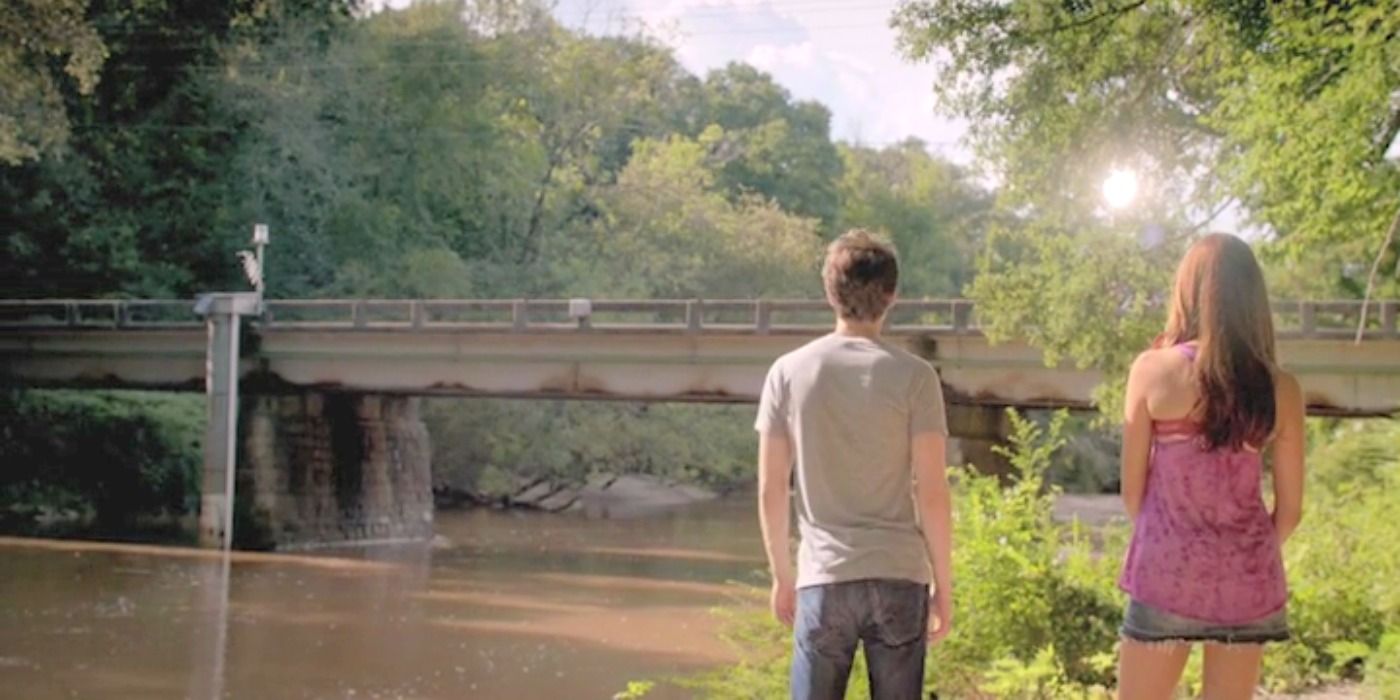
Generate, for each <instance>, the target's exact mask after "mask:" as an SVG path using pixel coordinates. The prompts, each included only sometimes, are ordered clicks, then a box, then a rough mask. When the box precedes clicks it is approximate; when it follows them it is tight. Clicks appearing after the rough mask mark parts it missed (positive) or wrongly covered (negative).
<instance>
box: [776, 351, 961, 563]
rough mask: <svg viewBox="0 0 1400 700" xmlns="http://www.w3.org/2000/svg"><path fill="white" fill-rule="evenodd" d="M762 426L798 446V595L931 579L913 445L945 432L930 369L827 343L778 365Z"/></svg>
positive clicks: (905, 358)
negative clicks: (808, 589)
mask: <svg viewBox="0 0 1400 700" xmlns="http://www.w3.org/2000/svg"><path fill="white" fill-rule="evenodd" d="M757 427H758V429H759V430H760V431H773V430H776V431H778V432H785V433H787V434H788V435H789V436H790V437H791V440H792V445H793V450H794V457H795V462H796V475H795V482H796V485H797V514H798V527H799V533H800V535H801V546H800V550H799V554H798V567H797V568H798V577H797V586H798V587H799V588H801V587H805V586H812V585H819V584H828V583H840V582H844V581H857V580H865V579H896V580H905V581H913V582H916V583H928V582H929V568H928V559H927V556H926V549H925V543H924V539H923V535H922V533H921V531H920V529H919V525H918V518H917V516H916V509H915V505H914V499H913V486H912V481H911V479H912V475H911V471H910V440H911V437H912V436H913V435H915V434H917V433H920V432H925V431H933V432H939V433H946V431H947V429H946V421H945V417H944V411H943V395H942V389H941V387H940V385H939V381H938V376H937V374H936V373H935V372H934V370H933V368H932V367H931V366H930V365H929V364H928V363H927V362H925V361H924V360H922V359H920V358H918V357H916V356H914V355H912V354H910V353H908V352H906V351H904V350H902V349H899V348H896V347H893V346H891V345H889V344H887V343H885V342H883V341H880V340H874V339H871V338H867V337H863V336H855V335H842V334H837V333H833V334H831V335H827V336H824V337H822V338H819V339H817V340H815V341H813V342H811V343H808V344H807V345H805V346H803V347H801V348H799V349H797V350H795V351H793V352H791V353H789V354H787V355H785V356H783V357H782V358H781V359H779V360H778V362H777V363H775V364H774V365H773V369H772V370H771V371H770V372H769V375H768V379H767V381H766V382H765V385H764V390H763V398H762V401H761V405H760V408H759V418H758V425H757Z"/></svg>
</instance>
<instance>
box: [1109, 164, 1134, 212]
mask: <svg viewBox="0 0 1400 700" xmlns="http://www.w3.org/2000/svg"><path fill="white" fill-rule="evenodd" d="M1137 194H1138V177H1137V173H1135V172H1133V171H1131V170H1114V171H1113V172H1111V173H1109V174H1108V179H1106V180H1104V181H1103V198H1104V201H1105V202H1107V203H1108V206H1109V208H1111V209H1123V208H1125V207H1127V206H1128V205H1129V204H1132V203H1133V200H1134V199H1137Z"/></svg>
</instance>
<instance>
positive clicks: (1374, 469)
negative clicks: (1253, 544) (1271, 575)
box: [1265, 421, 1400, 687]
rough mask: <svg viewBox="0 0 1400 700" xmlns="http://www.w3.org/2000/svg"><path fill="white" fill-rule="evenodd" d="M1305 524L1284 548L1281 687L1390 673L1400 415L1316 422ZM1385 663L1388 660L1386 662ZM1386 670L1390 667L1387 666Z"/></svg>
mask: <svg viewBox="0 0 1400 700" xmlns="http://www.w3.org/2000/svg"><path fill="white" fill-rule="evenodd" d="M1310 432H1311V435H1310V439H1311V442H1312V444H1313V449H1312V450H1311V451H1310V452H1309V456H1308V484H1307V495H1306V497H1305V498H1304V517H1303V523H1302V525H1301V526H1300V527H1299V529H1298V532H1297V533H1296V534H1295V535H1294V537H1293V538H1292V539H1291V540H1290V541H1289V543H1288V546H1287V547H1285V550H1284V556H1285V564H1286V566H1287V568H1288V580H1289V588H1290V589H1291V591H1292V598H1291V600H1290V602H1289V616H1290V620H1291V622H1292V625H1293V635H1294V636H1293V639H1292V640H1291V641H1290V642H1288V643H1287V644H1282V645H1278V646H1275V647H1272V648H1271V649H1270V651H1269V653H1268V654H1267V656H1266V657H1265V678H1266V679H1267V682H1268V683H1269V684H1270V685H1271V686H1274V687H1299V686H1306V685H1312V684H1317V683H1322V682H1328V681H1335V680H1344V679H1351V678H1356V677H1359V676H1362V675H1366V676H1370V675H1371V673H1370V672H1371V671H1372V670H1377V669H1379V672H1380V674H1381V676H1384V674H1386V673H1390V674H1392V675H1391V676H1390V678H1391V680H1390V681H1385V680H1383V678H1380V677H1378V678H1377V679H1372V680H1375V681H1376V682H1380V683H1385V682H1392V683H1393V682H1394V676H1393V674H1395V673H1396V669H1397V667H1400V664H1397V663H1396V661H1400V658H1397V657H1400V652H1397V651H1396V650H1395V648H1394V643H1393V642H1392V646H1391V647H1389V648H1387V647H1386V646H1385V638H1386V637H1387V636H1392V637H1394V636H1400V550H1397V549H1396V548H1395V543H1396V542H1400V518H1398V517H1397V513H1400V450H1397V446H1400V422H1396V421H1374V422H1356V421H1350V422H1344V423H1338V422H1333V421H1315V422H1313V423H1312V425H1311V426H1310ZM1387 664H1388V665H1387ZM1387 669H1388V670H1387Z"/></svg>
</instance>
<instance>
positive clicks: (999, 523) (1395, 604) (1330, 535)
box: [678, 415, 1400, 700]
mask: <svg viewBox="0 0 1400 700" xmlns="http://www.w3.org/2000/svg"><path fill="white" fill-rule="evenodd" d="M1065 421H1066V418H1065V416H1063V415H1058V416H1055V417H1053V418H1052V419H1050V420H1049V421H1046V422H1042V423H1036V422H1032V421H1029V420H1026V419H1023V418H1020V417H1013V419H1012V425H1013V434H1012V438H1011V445H1012V449H1011V450H1010V451H1009V452H1008V455H1007V456H1008V458H1009V459H1010V461H1011V463H1012V465H1013V466H1014V467H1015V469H1016V474H1017V481H1016V482H1015V483H1014V484H1013V485H1012V486H1010V487H1009V488H1005V487H1003V486H1002V485H1001V483H1000V482H999V481H998V480H997V479H995V478H992V477H988V476H983V475H981V474H979V473H977V472H976V471H974V470H971V469H963V468H960V469H957V470H956V471H955V477H954V489H955V491H954V538H955V542H956V548H955V550H954V559H953V567H954V571H955V572H956V576H957V589H956V590H957V608H956V610H957V616H956V623H955V629H954V632H953V634H952V635H951V636H949V637H948V639H947V640H946V641H945V642H944V643H943V644H942V645H940V646H938V647H935V648H934V649H933V650H931V652H930V653H929V659H928V669H929V672H928V688H929V690H932V691H936V692H938V693H939V694H940V696H941V697H957V698H1040V699H1054V700H1059V699H1065V700H1081V699H1090V698H1108V697H1110V696H1111V691H1110V689H1111V688H1112V686H1113V683H1114V672H1115V662H1116V645H1117V642H1118V634H1117V626H1118V624H1119V622H1120V621H1121V617H1122V605H1123V604H1124V602H1125V601H1124V598H1123V596H1122V594H1121V593H1120V592H1119V591H1118V589H1117V585H1116V581H1117V576H1118V568H1119V563H1120V562H1121V561H1122V555H1123V551H1124V545H1125V543H1126V541H1127V536H1128V532H1127V528H1126V526H1125V524H1123V523H1121V522H1115V523H1113V524H1110V525H1108V526H1105V527H1103V528H1100V529H1093V530H1091V529H1088V528H1085V527H1083V526H1081V525H1079V524H1078V523H1062V522H1057V521H1055V520H1054V519H1053V518H1052V506H1053V502H1054V499H1055V496H1056V494H1057V493H1058V489H1056V488H1054V487H1051V486H1049V485H1048V482H1047V481H1046V476H1047V473H1048V472H1049V471H1050V470H1051V469H1052V468H1053V467H1054V465H1055V464H1056V463H1058V462H1062V461H1064V460H1065V459H1066V458H1067V455H1065V454H1064V452H1063V450H1062V448H1063V446H1064V445H1065V444H1066V441H1067V440H1066V436H1065V435H1064V432H1063V430H1064V426H1065V424H1066V423H1065ZM1311 429H1312V431H1313V432H1314V434H1315V437H1316V438H1317V439H1316V440H1315V441H1314V444H1315V447H1314V448H1313V449H1312V450H1311V452H1310V454H1309V455H1308V463H1309V465H1311V466H1312V469H1311V472H1310V474H1309V476H1308V493H1309V499H1310V500H1309V505H1308V515H1307V516H1306V518H1305V519H1304V523H1303V525H1302V527H1301V528H1300V529H1299V530H1298V532H1297V533H1296V535H1295V536H1294V537H1293V539H1292V540H1290V541H1289V543H1288V545H1287V546H1286V547H1285V552H1284V553H1285V559H1286V566H1287V568H1288V572H1289V583H1290V587H1291V589H1292V600H1291V602H1290V607H1289V616H1290V623H1291V625H1292V628H1293V634H1294V638H1293V639H1292V641H1290V642H1288V643H1286V644H1281V645H1276V646H1272V647H1270V649H1269V652H1268V654H1267V656H1266V659H1265V669H1264V683H1265V685H1266V686H1268V687H1270V688H1272V689H1274V690H1297V689H1301V688H1304V687H1307V686H1311V685H1316V684H1321V683H1328V682H1334V681H1339V680H1341V681H1346V680H1352V681H1354V680H1357V679H1361V678H1364V685H1363V688H1364V689H1365V691H1366V692H1369V693H1372V696H1373V697H1376V698H1389V697H1394V693H1395V690H1396V689H1397V687H1400V686H1397V681H1398V680H1400V673H1397V668H1398V667H1400V655H1397V652H1398V651H1400V650H1398V649H1397V646H1400V587H1397V586H1396V584H1395V582H1396V581H1397V580H1400V552H1397V551H1396V550H1395V548H1394V547H1393V546H1390V545H1391V543H1393V542H1394V541H1395V540H1394V538H1395V537H1397V536H1400V531H1398V530H1397V528H1400V521H1397V520H1396V519H1395V518H1394V517H1391V516H1390V515H1389V513H1391V512H1392V511H1393V509H1394V504H1395V496H1394V493H1395V490H1394V489H1395V488H1396V486H1397V484H1398V483H1400V481H1397V480H1400V456H1397V454H1396V451H1395V449H1394V447H1395V445H1396V444H1400V424H1397V423H1395V422H1393V421H1383V422H1379V423H1375V424H1370V425H1367V424H1360V425H1357V424H1345V423H1342V424H1335V423H1331V422H1324V421H1316V422H1314V423H1313V424H1311ZM766 595H767V591H766V589H762V588H748V587H740V588H739V589H738V590H737V591H736V596H737V600H736V604H735V606H734V607H732V608H730V609H727V610H724V611H722V614H723V615H725V616H726V618H727V619H728V623H727V624H728V632H727V636H728V638H729V639H730V641H731V642H733V643H734V644H735V646H736V649H737V650H738V651H739V653H740V656H741V658H742V659H744V660H743V661H742V662H740V663H738V664H736V665H734V666H732V667H729V668H725V669H723V670H720V671H716V672H713V673H710V674H705V675H701V676H697V677H694V678H688V679H681V680H679V681H678V682H680V683H682V684H683V685H686V686H688V687H692V688H694V689H696V691H697V692H698V693H699V697H702V698H708V699H712V700H730V699H734V700H737V699H739V698H781V697H786V695H787V685H786V682H787V669H788V664H789V660H790V656H789V654H790V648H791V640H790V633H789V632H788V631H787V630H786V629H785V628H783V627H781V626H780V625H779V624H778V623H777V622H775V621H774V620H773V619H772V617H771V615H770V614H769V613H768V611H767V610H766V606H765V604H766V602H767V600H766ZM852 681H853V682H852V687H851V689H850V691H849V692H848V694H847V697H850V698H859V697H864V696H865V695H867V694H868V691H867V690H865V685H864V683H865V681H864V679H863V678H862V677H861V670H860V669H859V668H857V670H856V673H855V674H854V675H853V678H852ZM1199 683H1200V659H1199V655H1197V657H1196V658H1195V659H1194V660H1193V663H1192V665H1191V667H1190V668H1188V671H1187V674H1186V679H1185V684H1186V685H1187V686H1188V687H1190V688H1194V689H1196V690H1199Z"/></svg>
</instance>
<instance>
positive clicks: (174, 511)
mask: <svg viewBox="0 0 1400 700" xmlns="http://www.w3.org/2000/svg"><path fill="white" fill-rule="evenodd" d="M201 400H202V397H200V396H197V395H175V394H156V393H143V392H130V391H106V392H95V391H93V392H88V391H47V390H42V391H41V390H35V391H8V392H3V393H0V525H3V526H4V527H5V528H7V529H13V530H29V529H32V528H33V527H34V526H35V525H36V522H37V521H59V523H60V524H62V525H64V526H68V527H72V526H80V525H95V526H96V527H98V528H99V529H101V530H102V531H103V532H104V533H106V534H113V533H114V532H120V531H125V530H128V529H130V528H131V527H133V526H135V525H137V524H139V523H140V522H142V521H149V520H151V519H153V518H169V517H172V516H180V515H182V514H185V513H189V512H192V511H193V509H194V508H195V507H196V506H197V504H198V498H199V483H198V479H199V465H200V440H201V438H202V431H203V427H204V412H203V404H202V403H201Z"/></svg>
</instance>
